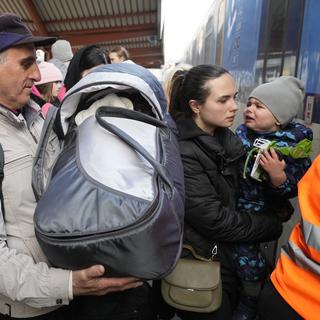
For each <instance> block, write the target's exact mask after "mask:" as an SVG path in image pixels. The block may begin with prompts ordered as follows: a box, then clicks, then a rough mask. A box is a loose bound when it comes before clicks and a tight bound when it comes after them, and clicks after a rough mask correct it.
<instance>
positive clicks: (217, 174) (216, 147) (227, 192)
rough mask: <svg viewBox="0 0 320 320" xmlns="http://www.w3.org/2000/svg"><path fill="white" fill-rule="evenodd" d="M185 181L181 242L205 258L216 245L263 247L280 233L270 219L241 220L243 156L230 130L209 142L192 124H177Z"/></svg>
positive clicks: (247, 217) (278, 224) (247, 216)
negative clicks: (239, 196) (239, 199)
mask: <svg viewBox="0 0 320 320" xmlns="http://www.w3.org/2000/svg"><path fill="white" fill-rule="evenodd" d="M177 127H178V131H179V137H178V139H179V144H180V151H181V157H182V161H183V165H184V177H185V191H186V203H185V208H186V209H185V210H186V211H185V242H186V243H189V244H191V245H192V246H193V247H194V248H195V249H196V250H197V251H198V252H199V253H200V254H202V255H203V256H206V257H209V256H210V255H211V250H212V248H213V246H214V244H215V243H217V242H218V243H220V242H228V243H232V242H237V243H240V242H242V243H243V242H249V243H252V242H263V241H270V240H273V239H276V238H278V237H279V236H280V234H281V231H282V224H281V222H280V220H279V219H278V218H277V217H276V216H275V215H273V214H270V215H264V214H259V215H255V214H240V213H238V212H237V211H236V201H237V194H238V191H239V177H238V174H239V171H240V170H239V169H238V165H239V159H240V158H241V157H242V156H244V155H245V151H244V148H243V147H242V144H241V142H240V141H239V140H238V139H237V138H236V137H235V135H234V134H233V133H232V131H231V130H229V129H227V128H218V129H216V131H215V136H214V137H212V136H210V135H208V134H206V133H205V132H204V131H202V130H201V129H200V128H199V127H198V126H197V125H196V124H195V122H194V121H193V120H192V119H186V118H180V119H178V120H177Z"/></svg>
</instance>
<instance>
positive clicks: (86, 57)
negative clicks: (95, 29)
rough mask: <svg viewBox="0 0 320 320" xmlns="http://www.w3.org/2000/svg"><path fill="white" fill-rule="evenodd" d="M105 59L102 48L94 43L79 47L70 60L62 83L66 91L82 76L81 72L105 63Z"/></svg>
mask: <svg viewBox="0 0 320 320" xmlns="http://www.w3.org/2000/svg"><path fill="white" fill-rule="evenodd" d="M106 63H107V60H106V57H105V54H104V52H103V51H102V49H100V48H99V47H97V46H95V45H91V46H86V47H83V48H81V49H79V50H78V51H77V52H76V53H75V54H74V56H73V58H72V59H71V61H70V64H69V67H68V71H67V74H66V77H65V79H64V84H65V86H66V90H67V91H68V90H69V89H70V88H72V87H73V86H74V85H75V84H76V83H77V82H78V81H80V79H81V78H82V72H83V71H84V70H87V69H91V68H93V67H96V66H98V65H100V64H106Z"/></svg>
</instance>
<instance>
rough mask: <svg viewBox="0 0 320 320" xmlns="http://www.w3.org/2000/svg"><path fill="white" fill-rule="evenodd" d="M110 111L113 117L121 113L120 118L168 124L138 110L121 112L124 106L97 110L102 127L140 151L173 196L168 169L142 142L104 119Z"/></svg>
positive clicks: (156, 124)
mask: <svg viewBox="0 0 320 320" xmlns="http://www.w3.org/2000/svg"><path fill="white" fill-rule="evenodd" d="M114 109H118V110H114ZM109 111H110V114H111V116H113V117H118V115H119V117H120V118H126V119H132V120H138V121H142V122H145V123H149V124H152V125H154V126H156V127H161V128H167V126H166V125H165V124H163V123H162V122H161V121H158V120H157V119H154V118H152V117H149V116H147V115H145V114H139V113H138V112H136V111H131V112H121V111H124V110H123V109H122V108H114V107H100V108H98V109H97V111H96V119H97V121H98V123H99V124H100V126H101V127H103V128H104V129H106V130H107V131H109V132H111V133H113V134H114V135H116V136H117V137H119V138H120V139H121V140H122V141H123V142H125V143H126V144H128V145H129V146H130V147H131V148H133V149H134V150H135V151H136V152H138V153H139V154H140V155H141V156H142V157H143V158H145V159H146V160H147V161H148V162H149V163H150V164H151V166H152V167H153V168H154V170H155V171H156V172H157V173H158V175H159V176H160V177H161V179H162V181H163V182H164V184H165V186H166V187H167V188H168V189H167V190H166V191H168V195H169V197H170V198H171V196H172V194H173V189H174V187H173V184H172V182H171V180H170V179H169V176H168V173H167V169H166V168H165V167H164V166H163V165H162V164H161V163H159V162H158V161H157V160H156V159H154V158H153V157H152V156H151V154H150V153H149V152H148V151H147V150H146V149H145V148H144V147H143V146H142V145H141V144H140V143H138V142H137V141H136V140H134V139H133V138H132V137H130V136H129V135H128V134H127V133H125V132H124V131H122V130H121V129H120V128H118V127H117V126H116V125H114V124H111V123H110V122H108V121H107V120H106V119H103V117H109V116H110V114H109ZM125 111H128V110H125ZM129 111H130V110H129Z"/></svg>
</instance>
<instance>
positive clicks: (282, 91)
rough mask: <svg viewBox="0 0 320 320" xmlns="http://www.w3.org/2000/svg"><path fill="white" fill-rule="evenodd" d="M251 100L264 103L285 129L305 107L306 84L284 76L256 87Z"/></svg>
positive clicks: (250, 96) (251, 94)
mask: <svg viewBox="0 0 320 320" xmlns="http://www.w3.org/2000/svg"><path fill="white" fill-rule="evenodd" d="M249 98H255V99H257V100H259V101H260V102H262V103H263V104H264V105H265V106H266V107H267V108H268V109H269V110H270V111H271V112H272V114H273V115H274V117H275V118H276V119H277V120H278V121H279V122H280V124H281V126H282V127H285V126H286V125H287V124H288V123H289V122H291V121H292V119H293V118H295V117H296V116H297V114H298V112H299V110H300V109H302V107H303V98H304V84H303V82H302V81H301V80H299V79H297V78H295V77H289V76H283V77H280V78H277V79H275V80H274V81H272V82H269V83H264V84H261V85H260V86H258V87H256V88H255V89H254V90H253V91H252V92H251V93H250V95H249Z"/></svg>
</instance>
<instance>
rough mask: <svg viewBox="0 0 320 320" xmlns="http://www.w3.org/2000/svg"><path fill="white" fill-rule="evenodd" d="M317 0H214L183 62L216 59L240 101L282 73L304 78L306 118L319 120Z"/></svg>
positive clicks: (319, 6)
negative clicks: (230, 78)
mask: <svg viewBox="0 0 320 320" xmlns="http://www.w3.org/2000/svg"><path fill="white" fill-rule="evenodd" d="M319 12H320V1H318V0H282V1H279V0H215V1H213V4H212V6H211V8H210V11H209V14H208V16H207V19H206V20H205V23H204V24H203V26H202V27H201V28H200V30H199V32H198V34H197V36H196V38H195V39H194V41H193V42H192V44H191V46H190V48H189V49H188V51H187V54H186V59H185V60H186V62H188V63H190V64H192V65H196V64H200V63H213V64H220V65H222V66H224V67H225V68H226V69H228V70H229V71H230V72H231V73H232V74H233V75H234V77H235V79H236V80H237V83H238V84H239V89H240V101H242V102H245V101H246V98H247V96H248V94H249V92H250V91H251V90H252V89H253V88H254V87H255V86H257V85H258V84H261V83H263V82H268V81H271V80H273V79H274V78H276V77H278V76H281V75H292V76H296V77H298V78H300V79H302V80H303V81H304V82H305V83H306V99H305V107H304V110H301V114H300V116H301V117H302V118H304V119H305V120H306V122H307V123H320V41H319V39H318V37H319V33H320V20H319V19H318V15H319Z"/></svg>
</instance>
